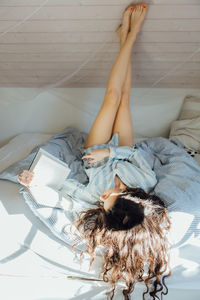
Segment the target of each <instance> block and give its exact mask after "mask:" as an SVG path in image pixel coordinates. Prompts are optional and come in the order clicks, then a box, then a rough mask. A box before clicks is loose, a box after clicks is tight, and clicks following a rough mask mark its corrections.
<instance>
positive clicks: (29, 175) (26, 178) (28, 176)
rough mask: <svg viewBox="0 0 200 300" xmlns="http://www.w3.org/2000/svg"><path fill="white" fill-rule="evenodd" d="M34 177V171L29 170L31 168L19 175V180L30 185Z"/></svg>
mask: <svg viewBox="0 0 200 300" xmlns="http://www.w3.org/2000/svg"><path fill="white" fill-rule="evenodd" d="M33 177H34V172H32V171H29V170H23V171H22V172H21V173H20V174H19V175H18V181H19V183H21V184H22V185H25V186H29V185H30V183H31V181H32V180H33Z"/></svg>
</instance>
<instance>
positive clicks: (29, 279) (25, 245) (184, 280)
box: [0, 180, 200, 300]
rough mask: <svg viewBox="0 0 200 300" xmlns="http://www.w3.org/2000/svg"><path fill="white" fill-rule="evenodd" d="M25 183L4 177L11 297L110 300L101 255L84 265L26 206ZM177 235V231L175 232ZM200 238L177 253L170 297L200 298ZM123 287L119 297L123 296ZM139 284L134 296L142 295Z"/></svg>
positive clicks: (6, 277)
mask: <svg viewBox="0 0 200 300" xmlns="http://www.w3.org/2000/svg"><path fill="white" fill-rule="evenodd" d="M19 188H20V185H18V184H14V183H11V182H8V181H3V180H2V181H0V237H1V247H0V274H1V276H0V282H1V283H0V286H1V292H0V294H1V297H2V299H5V300H13V299H15V300H23V299H24V300H25V299H26V300H61V299H62V300H64V299H65V300H66V299H76V300H78V299H81V300H82V299H102V300H103V299H106V294H105V293H106V291H108V290H109V286H108V285H107V284H106V283H104V282H102V281H86V280H80V279H77V278H76V279H73V280H72V279H69V278H67V277H66V276H67V275H72V276H75V277H84V278H96V279H99V276H98V274H99V272H100V270H101V257H98V258H97V260H96V261H95V263H94V264H93V266H92V269H91V271H90V272H89V271H88V268H89V257H85V259H84V260H83V262H82V263H80V261H79V259H78V257H76V256H75V254H74V253H73V252H72V251H71V247H68V246H67V245H66V244H64V243H63V242H62V241H60V240H59V239H57V238H56V237H54V236H53V234H52V233H51V232H50V231H49V230H48V228H46V226H45V225H43V223H42V222H41V221H40V220H39V219H38V218H36V217H35V216H34V215H33V214H32V212H31V211H30V209H29V208H28V206H27V205H26V204H25V202H24V199H23V198H22V196H21V194H19ZM172 237H173V235H172ZM199 247H200V242H199V241H198V240H197V239H195V238H191V240H190V241H187V243H186V244H185V245H182V246H181V247H180V248H179V249H178V248H175V249H174V250H172V251H171V257H172V259H171V264H172V266H173V275H172V276H171V277H170V278H169V279H168V280H167V286H168V288H169V294H168V295H167V296H166V297H165V299H166V300H167V299H170V300H173V299H174V300H175V299H176V300H179V299H181V300H186V299H187V300H188V299H191V300H197V299H198V300H199V299H200V287H199V282H200V268H199V261H198V260H199V249H200V248H199ZM121 289H122V285H119V287H118V289H117V291H116V295H115V298H114V299H117V300H121V299H123V297H122V295H121V292H120V290H121ZM142 289H143V287H142V286H141V285H138V286H137V287H136V289H135V292H134V293H133V296H132V299H142V297H141V291H142Z"/></svg>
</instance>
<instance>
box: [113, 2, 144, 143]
mask: <svg viewBox="0 0 200 300" xmlns="http://www.w3.org/2000/svg"><path fill="white" fill-rule="evenodd" d="M145 8H146V7H144V6H143V5H137V6H136V7H135V9H134V11H133V13H132V15H131V20H130V21H131V24H130V26H131V30H134V26H135V24H138V21H137V20H140V19H141V18H142V20H144V18H143V16H142V12H143V11H144V9H145ZM145 11H146V9H145ZM136 30H137V28H136ZM117 34H118V36H119V37H120V47H123V44H124V43H125V36H124V34H123V31H122V30H121V28H119V29H118V31H117ZM131 81H132V67H131V58H130V60H129V64H128V70H127V75H126V79H125V82H124V85H123V87H122V93H121V101H120V105H119V108H118V111H117V114H116V118H115V123H114V126H113V134H115V133H118V135H119V146H129V147H133V145H134V130H133V123H132V116H131V112H130V88H131Z"/></svg>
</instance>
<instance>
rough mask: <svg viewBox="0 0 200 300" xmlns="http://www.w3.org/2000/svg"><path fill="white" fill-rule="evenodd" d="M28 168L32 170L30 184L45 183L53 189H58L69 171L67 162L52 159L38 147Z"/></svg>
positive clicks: (39, 184)
mask: <svg viewBox="0 0 200 300" xmlns="http://www.w3.org/2000/svg"><path fill="white" fill-rule="evenodd" d="M30 170H31V171H33V172H34V177H33V180H32V182H31V185H38V186H41V185H46V186H50V187H52V188H54V189H60V188H61V187H62V185H63V183H64V181H65V179H66V178H67V177H68V175H69V173H70V171H71V170H70V168H69V167H68V166H67V164H65V163H63V162H62V161H59V160H58V159H57V158H55V159H54V157H53V156H52V155H49V154H48V152H46V151H44V150H43V149H40V150H39V152H38V154H37V155H36V157H35V160H34V161H33V164H32V166H31V167H30Z"/></svg>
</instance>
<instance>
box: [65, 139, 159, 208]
mask: <svg viewBox="0 0 200 300" xmlns="http://www.w3.org/2000/svg"><path fill="white" fill-rule="evenodd" d="M102 148H109V149H110V155H109V157H106V158H105V159H104V160H103V161H100V162H98V163H92V164H91V165H88V164H87V162H86V163H85V171H86V173H87V175H88V178H89V183H88V184H87V185H83V184H81V183H79V182H78V181H77V180H75V179H67V180H66V181H65V184H64V187H63V191H64V192H65V193H66V194H67V195H68V196H70V197H72V199H76V200H77V201H81V202H82V201H84V202H87V203H90V204H96V203H97V202H98V201H100V196H101V195H102V194H103V193H104V192H105V191H106V190H109V189H112V188H114V178H115V176H116V175H118V176H119V178H120V179H121V180H122V181H123V182H124V183H125V184H126V185H127V186H128V187H132V188H136V187H140V188H142V189H143V190H144V191H145V192H147V193H149V192H150V191H151V189H153V188H154V186H155V185H156V183H157V179H156V174H155V172H154V171H153V170H152V169H151V167H150V165H149V164H148V162H147V161H146V160H145V158H144V157H143V155H142V153H141V152H140V150H139V149H137V148H136V147H133V148H131V147H128V146H122V147H119V146H118V134H115V135H114V136H113V137H112V139H111V140H110V142H109V143H108V144H101V145H95V146H93V147H90V148H87V149H85V150H84V151H83V154H86V153H90V152H91V150H93V149H102Z"/></svg>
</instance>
